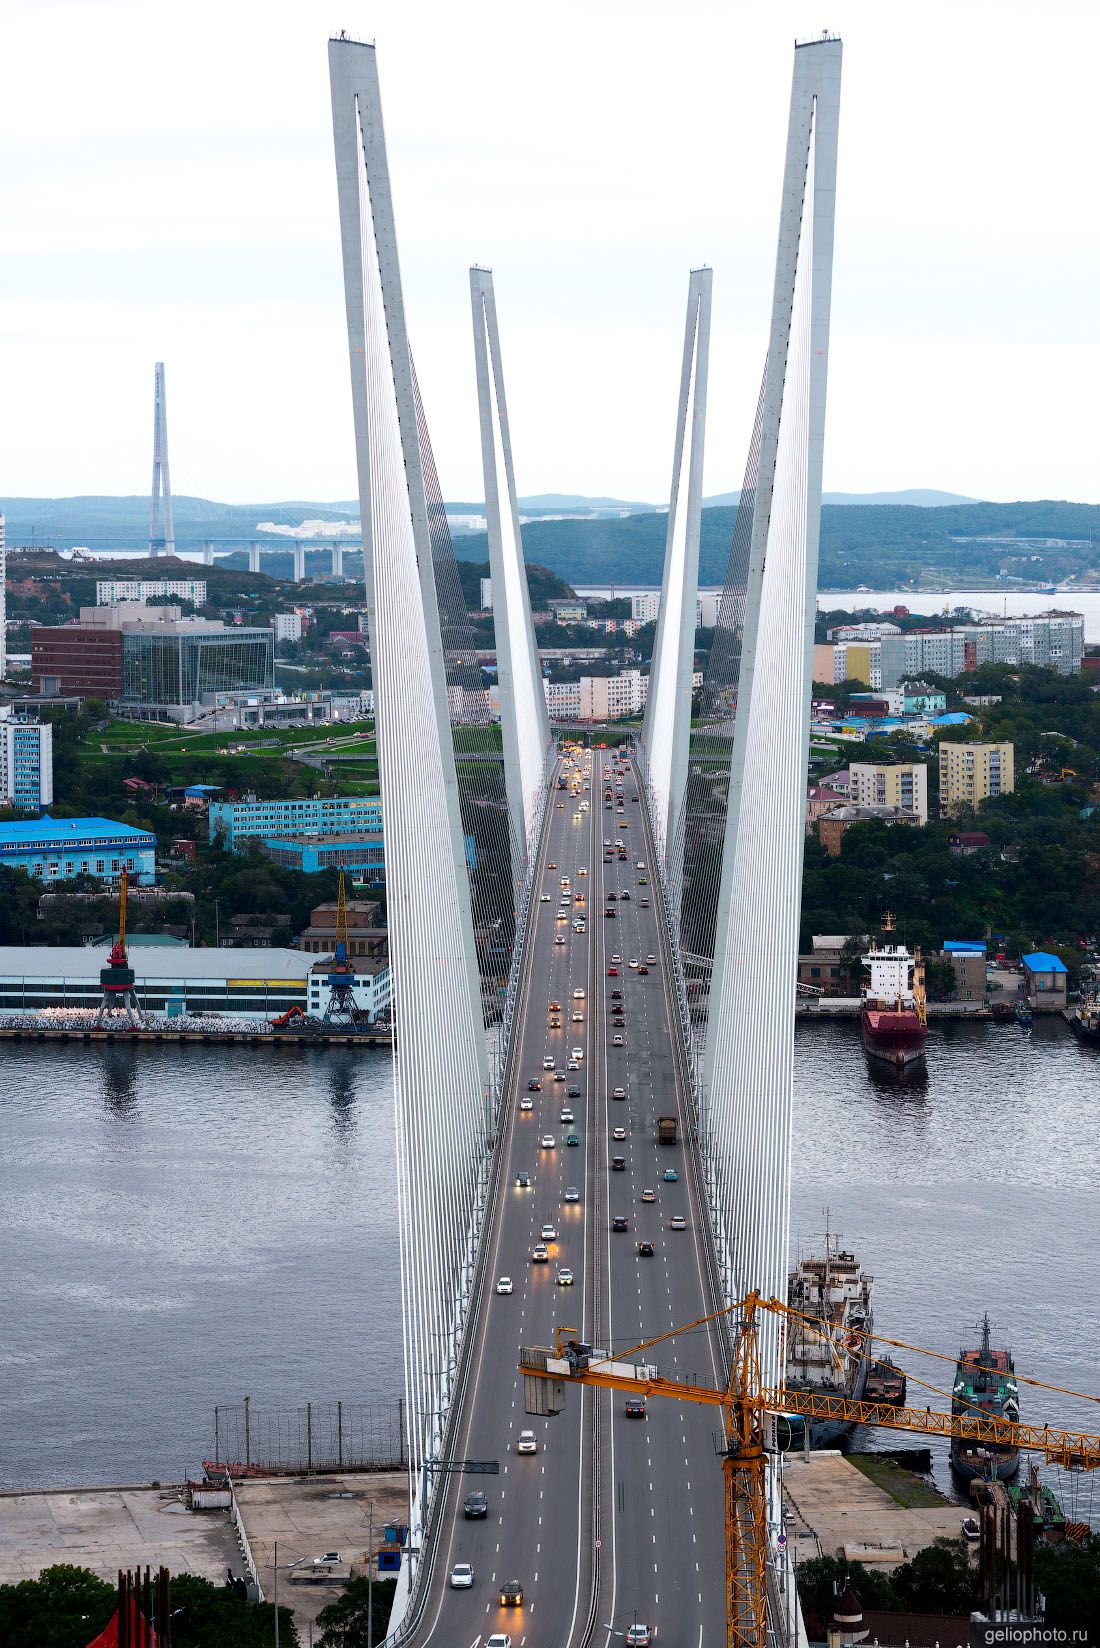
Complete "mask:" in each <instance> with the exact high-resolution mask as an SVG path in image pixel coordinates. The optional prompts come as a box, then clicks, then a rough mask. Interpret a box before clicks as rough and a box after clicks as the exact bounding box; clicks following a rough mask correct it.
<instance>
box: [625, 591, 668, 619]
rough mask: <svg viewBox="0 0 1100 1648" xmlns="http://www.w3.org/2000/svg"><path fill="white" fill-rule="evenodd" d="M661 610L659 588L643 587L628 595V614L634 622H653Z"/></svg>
mask: <svg viewBox="0 0 1100 1648" xmlns="http://www.w3.org/2000/svg"><path fill="white" fill-rule="evenodd" d="M660 610H661V592H660V590H659V589H643V590H642V591H641V592H640V593H639V594H637V595H632V596H631V597H630V616H631V617H632V618H633V620H634V622H635V623H636V624H655V623H656V622H657V617H658V614H659V613H660Z"/></svg>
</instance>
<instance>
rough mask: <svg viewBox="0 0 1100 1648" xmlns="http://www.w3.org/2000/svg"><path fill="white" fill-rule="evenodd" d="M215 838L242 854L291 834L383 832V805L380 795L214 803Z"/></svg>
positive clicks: (212, 825) (211, 814) (211, 818)
mask: <svg viewBox="0 0 1100 1648" xmlns="http://www.w3.org/2000/svg"><path fill="white" fill-rule="evenodd" d="M207 822H208V824H209V827H210V840H211V841H216V840H217V839H218V837H219V836H220V837H221V840H222V843H223V845H224V846H226V847H228V848H230V850H231V851H233V852H239V851H240V850H241V848H242V846H243V845H244V844H245V843H246V842H249V841H253V840H257V841H272V840H275V839H276V838H281V837H285V836H307V835H308V836H323V835H346V834H348V833H349V832H354V833H356V834H359V833H360V832H364V833H366V834H369V835H381V833H382V801H381V798H380V797H379V796H377V795H337V796H312V797H297V798H294V799H290V798H286V799H282V800H278V801H257V800H256V798H255V797H254V796H253V797H250V798H249V799H247V800H244V801H212V802H211V803H210V811H209V813H208V815H207Z"/></svg>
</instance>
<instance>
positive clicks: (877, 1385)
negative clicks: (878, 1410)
mask: <svg viewBox="0 0 1100 1648" xmlns="http://www.w3.org/2000/svg"><path fill="white" fill-rule="evenodd" d="M906 1389H907V1381H906V1378H905V1374H904V1373H903V1372H902V1370H901V1368H899V1367H898V1365H897V1363H896V1362H891V1360H890V1358H889V1357H888V1356H883V1357H880V1358H878V1359H876V1360H875V1361H873V1362H872V1363H871V1365H870V1367H869V1368H868V1370H867V1383H866V1386H865V1387H864V1391H863V1400H864V1401H865V1402H878V1403H879V1404H880V1405H881V1406H882V1407H887V1408H903V1407H904V1406H905V1393H906Z"/></svg>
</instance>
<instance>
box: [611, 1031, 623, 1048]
mask: <svg viewBox="0 0 1100 1648" xmlns="http://www.w3.org/2000/svg"><path fill="white" fill-rule="evenodd" d="M611 1045H612V1047H621V1046H622V1045H623V1038H622V1036H621V1034H620V1033H619V1032H618V1031H616V1032H615V1034H614V1035H613V1036H612V1038H611Z"/></svg>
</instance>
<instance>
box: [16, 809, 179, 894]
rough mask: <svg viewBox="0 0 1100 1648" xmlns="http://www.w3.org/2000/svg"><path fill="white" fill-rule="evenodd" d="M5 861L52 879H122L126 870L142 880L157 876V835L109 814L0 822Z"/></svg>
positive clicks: (146, 884)
mask: <svg viewBox="0 0 1100 1648" xmlns="http://www.w3.org/2000/svg"><path fill="white" fill-rule="evenodd" d="M0 864H6V865H7V866H8V867H9V868H10V869H13V870H25V871H26V873H27V874H28V875H32V876H34V877H35V878H36V879H37V880H39V881H41V882H43V883H44V884H48V883H50V882H54V881H68V880H71V878H72V877H73V876H78V875H88V876H94V877H95V878H96V880H97V881H106V882H114V881H117V880H118V878H119V876H120V875H121V873H122V871H123V870H125V871H126V873H127V875H128V876H130V877H131V878H132V879H133V880H134V881H136V882H137V883H138V884H139V885H140V886H143V887H150V886H152V884H153V883H154V882H155V881H156V878H157V838H156V836H155V835H154V834H153V833H152V831H151V830H139V829H136V828H135V827H134V826H133V825H132V824H116V823H115V822H114V820H113V819H110V818H51V817H50V815H49V813H44V814H43V815H42V817H41V818H39V819H36V820H35V821H34V823H31V824H0Z"/></svg>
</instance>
